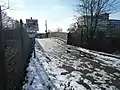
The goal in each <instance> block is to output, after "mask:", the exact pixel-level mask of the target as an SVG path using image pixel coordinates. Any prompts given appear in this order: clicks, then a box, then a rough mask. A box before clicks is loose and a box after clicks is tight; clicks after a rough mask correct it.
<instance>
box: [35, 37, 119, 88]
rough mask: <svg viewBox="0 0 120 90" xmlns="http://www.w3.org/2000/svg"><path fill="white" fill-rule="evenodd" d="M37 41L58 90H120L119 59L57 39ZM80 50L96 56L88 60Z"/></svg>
mask: <svg viewBox="0 0 120 90" xmlns="http://www.w3.org/2000/svg"><path fill="white" fill-rule="evenodd" d="M37 41H38V42H39V43H40V45H41V47H42V48H43V52H44V53H45V55H46V57H47V59H48V61H47V62H48V66H45V68H46V69H47V72H48V73H49V76H50V78H51V79H52V80H53V83H54V84H55V85H56V86H57V88H58V89H59V90H64V89H65V88H74V90H119V89H120V61H119V59H116V58H112V57H108V56H103V55H99V54H97V53H93V52H90V51H89V50H85V49H82V48H78V47H74V46H70V45H66V44H65V43H64V42H63V41H60V40H58V39H54V38H50V39H41V40H37ZM80 51H83V52H85V53H88V54H91V55H94V56H95V57H94V58H88V57H87V56H86V55H84V54H82V53H81V52H80ZM116 63H117V64H116ZM65 90H69V89H65Z"/></svg>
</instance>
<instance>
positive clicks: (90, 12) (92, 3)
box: [77, 0, 119, 37]
mask: <svg viewBox="0 0 120 90" xmlns="http://www.w3.org/2000/svg"><path fill="white" fill-rule="evenodd" d="M118 5H119V4H118V0H79V3H78V5H77V12H78V13H79V14H80V15H81V16H82V20H84V21H83V22H84V26H85V28H86V30H87V33H89V35H90V37H93V36H94V33H95V32H96V29H97V26H98V20H99V17H100V15H101V14H104V13H113V12H115V11H116V10H117V9H116V8H117V6H118ZM78 19H79V20H80V19H81V18H78Z"/></svg>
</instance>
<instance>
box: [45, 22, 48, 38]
mask: <svg viewBox="0 0 120 90" xmlns="http://www.w3.org/2000/svg"><path fill="white" fill-rule="evenodd" d="M45 28H46V30H45V32H46V38H48V31H47V20H45Z"/></svg>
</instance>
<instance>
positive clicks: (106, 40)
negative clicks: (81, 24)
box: [67, 33, 120, 53]
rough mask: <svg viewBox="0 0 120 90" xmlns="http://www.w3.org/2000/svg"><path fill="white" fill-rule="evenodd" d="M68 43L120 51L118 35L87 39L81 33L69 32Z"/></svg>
mask: <svg viewBox="0 0 120 90" xmlns="http://www.w3.org/2000/svg"><path fill="white" fill-rule="evenodd" d="M67 43H68V44H70V45H75V46H80V47H83V48H87V49H92V50H96V51H101V52H107V53H114V52H115V53H117V52H120V38H118V37H103V38H102V39H100V38H98V37H96V38H94V39H92V40H91V39H89V40H88V41H86V40H85V37H82V38H81V35H80V33H68V38H67Z"/></svg>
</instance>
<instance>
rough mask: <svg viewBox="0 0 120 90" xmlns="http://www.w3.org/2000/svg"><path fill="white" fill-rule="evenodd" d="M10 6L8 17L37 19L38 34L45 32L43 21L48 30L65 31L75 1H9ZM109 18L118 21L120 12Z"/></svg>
mask: <svg viewBox="0 0 120 90" xmlns="http://www.w3.org/2000/svg"><path fill="white" fill-rule="evenodd" d="M0 2H1V3H4V2H7V0H0ZM10 4H11V5H12V7H11V9H12V10H7V12H8V15H9V16H11V17H13V18H14V19H18V20H19V19H23V20H24V21H25V19H26V18H28V19H29V18H30V17H33V19H34V18H35V19H38V20H39V29H40V32H44V31H45V20H47V21H48V29H50V30H55V29H56V28H58V27H61V28H62V29H63V31H66V30H67V28H68V27H69V25H70V24H71V23H72V22H73V15H74V14H75V11H74V10H75V5H76V0H10ZM110 18H114V19H120V12H117V13H115V14H112V15H110Z"/></svg>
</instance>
